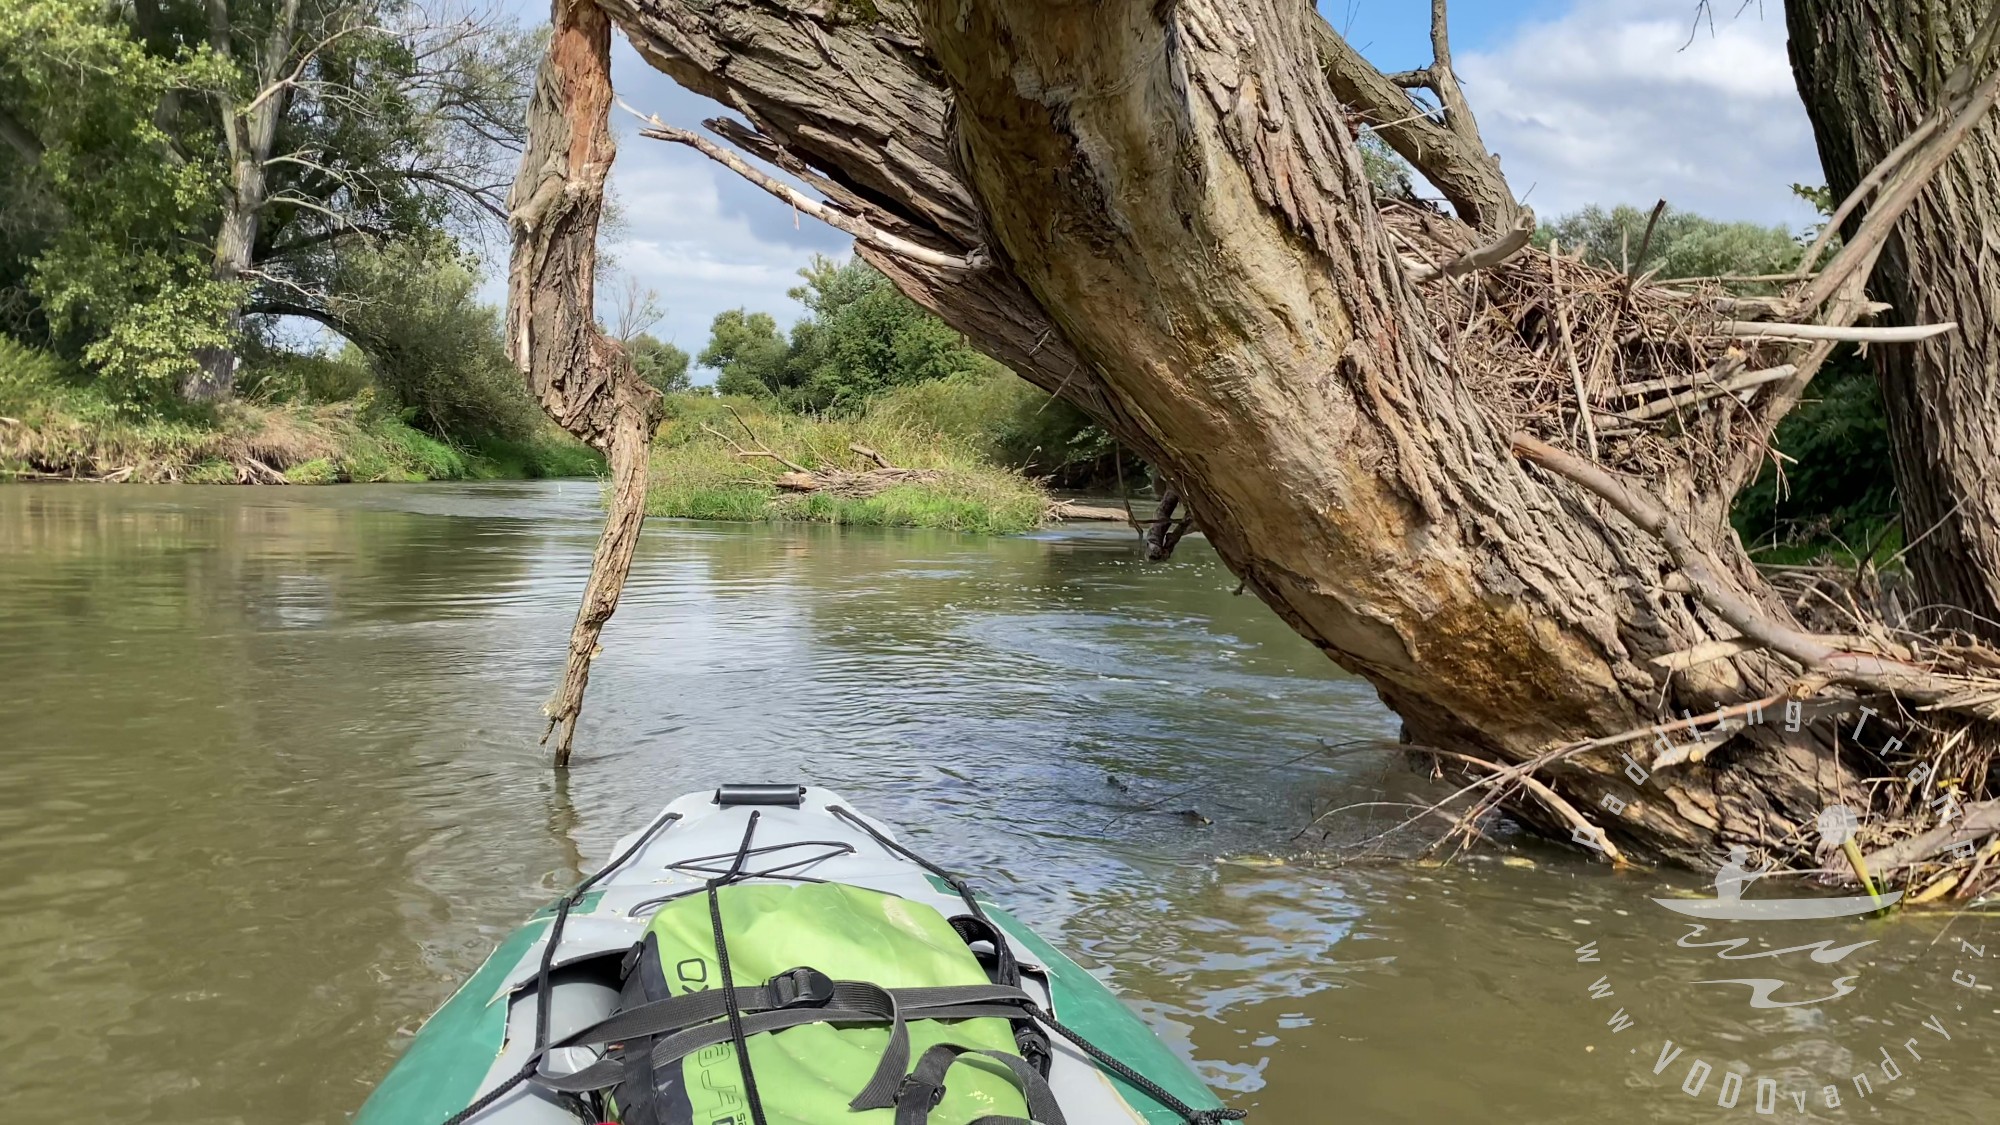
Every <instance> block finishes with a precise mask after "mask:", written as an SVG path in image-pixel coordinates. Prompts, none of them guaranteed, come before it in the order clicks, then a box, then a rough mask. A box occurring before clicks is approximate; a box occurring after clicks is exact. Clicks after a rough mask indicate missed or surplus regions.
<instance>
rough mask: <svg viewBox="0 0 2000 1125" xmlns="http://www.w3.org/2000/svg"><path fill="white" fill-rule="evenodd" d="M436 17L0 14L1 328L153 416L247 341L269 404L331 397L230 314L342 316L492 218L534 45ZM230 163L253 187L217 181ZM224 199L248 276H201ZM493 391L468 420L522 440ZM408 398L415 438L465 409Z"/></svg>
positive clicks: (66, 2) (363, 6) (352, 7)
mask: <svg viewBox="0 0 2000 1125" xmlns="http://www.w3.org/2000/svg"><path fill="white" fill-rule="evenodd" d="M211 12H212V13H213V14H214V15H218V16H220V17H222V19H223V20H224V22H223V23H221V24H220V25H215V24H212V22H211ZM433 15H434V13H431V12H427V11H424V10H422V9H420V8H418V7H416V6H413V5H411V4H409V3H407V2H406V0H324V2H322V3H313V4H307V5H303V6H300V5H288V4H282V3H280V2H278V0H233V2H232V3H230V4H228V5H226V6H212V7H211V8H205V7H204V6H203V5H201V4H199V3H196V2H194V0H159V2H157V3H145V4H138V5H122V4H112V5H108V6H107V5H104V4H101V3H98V2H97V0H13V2H12V3H8V4H4V5H0V115H4V117H5V122H4V124H5V126H6V129H5V136H6V138H7V143H6V144H4V145H0V333H5V334H7V335H9V336H11V337H13V338H15V339H18V340H23V341H27V342H31V343H34V344H36V345H39V346H45V347H48V348H50V349H52V350H54V351H55V352H56V353H57V354H58V355H59V356H61V357H62V358H63V359H64V360H65V361H68V362H70V363H72V364H74V365H75V366H76V368H77V370H78V371H79V372H80V373H82V374H84V375H86V376H87V377H88V379H89V381H91V382H93V383H94V384H95V385H96V386H97V387H98V389H99V390H100V391H101V392H102V396H101V397H103V398H104V399H106V400H108V401H110V402H112V403H114V404H117V405H120V406H123V407H127V408H132V409H137V410H139V411H141V412H149V413H152V414H154V415H157V416H160V417H165V416H167V415H168V414H170V413H172V410H173V409H174V404H175V400H176V399H177V396H178V393H179V391H180V389H181V387H182V386H183V384H184V383H185V381H186V378H187V376H188V375H190V374H191V373H193V372H194V371H195V370H196V369H197V367H198V357H199V356H200V355H201V354H202V353H204V352H211V353H225V354H226V353H228V352H230V351H232V350H234V349H237V348H239V347H245V346H246V345H249V350H250V351H252V352H258V351H261V352H262V353H263V354H262V355H261V356H252V357H251V358H252V360H253V363H261V365H262V369H261V370H259V369H258V368H257V367H256V366H253V367H252V368H251V369H249V370H247V371H246V372H245V374H246V375H247V376H249V377H250V381H251V382H252V383H253V384H258V385H256V386H254V387H253V389H254V390H255V391H256V393H258V394H259V395H260V396H261V397H263V398H265V399H266V400H267V401H325V400H328V399H329V398H331V397H335V396H336V395H338V394H340V391H339V390H338V388H335V387H331V386H322V385H315V384H316V380H317V376H316V375H315V373H314V372H312V371H308V370H306V369H305V368H304V367H302V366H300V365H294V364H287V363H286V362H285V361H284V360H283V359H282V358H280V357H278V356H276V355H275V354H274V353H275V352H276V351H278V350H281V349H273V348H271V347H270V346H268V344H267V345H266V346H264V347H262V348H261V349H260V348H258V347H256V346H255V345H256V344H257V343H258V342H257V341H254V340H245V339H243V338H242V331H243V327H244V324H243V320H242V317H241V315H240V314H241V313H243V312H245V311H250V312H257V311H264V312H277V313H293V314H298V313H303V314H304V315H308V316H313V317H315V318H317V319H320V320H322V321H323V322H324V321H326V320H327V319H328V317H329V314H331V313H333V312H334V311H335V305H337V304H343V303H344V304H346V305H348V306H351V305H352V304H353V302H354V299H355V298H356V296H357V294H356V292H355V291H354V289H353V288H352V287H351V282H352V278H353V275H354V274H355V273H356V272H357V271H360V272H363V273H365V272H366V271H367V270H368V268H369V262H368V261H366V260H365V259H369V258H372V257H375V256H378V255H379V254H381V253H384V252H393V251H394V250H396V249H397V248H407V247H411V246H416V247H421V248H422V249H421V250H420V251H419V253H420V254H421V255H422V256H424V257H427V258H437V257H440V256H441V255H440V251H439V250H438V247H440V246H448V244H449V243H450V242H451V240H452V239H453V238H455V237H457V236H459V235H462V234H464V233H466V232H468V231H469V230H470V229H471V228H472V227H473V226H474V225H475V224H478V223H482V222H487V221H490V220H489V217H488V209H489V208H491V207H492V206H495V205H496V203H495V190H496V189H494V188H493V187H492V185H493V184H495V183H496V182H504V178H505V170H506V169H507V168H510V167H511V164H512V161H513V159H514V156H513V153H512V151H511V149H512V148H513V147H514V146H515V145H516V144H517V143H518V139H519V136H520V134H521V132H522V123H521V122H522V118H523V109H524V106H525V99H526V92H527V90H528V87H529V83H530V80H531V76H532V72H533V66H534V61H535V59H536V57H537V55H538V53H539V48H538V44H539V37H538V34H536V33H529V32H526V31H523V30H521V29H519V28H517V27H514V26H512V25H511V24H508V23H505V22H499V21H485V20H484V18H483V17H480V18H459V19H453V18H446V19H444V20H442V21H440V20H436V19H434V18H433ZM281 17H282V18H281ZM287 21H289V22H287ZM273 99H276V100H275V101H274V100H273ZM256 105H261V106H264V107H272V106H276V107H279V109H280V113H279V116H278V118H277V120H276V122H275V126H274V128H273V130H272V131H271V132H270V134H269V135H268V138H266V139H268V148H263V147H254V146H261V145H263V144H264V143H265V139H256V138H255V136H254V134H255V130H254V129H253V128H251V127H250V125H249V124H246V123H247V122H250V121H252V119H253V117H254V114H253V115H251V116H239V115H243V114H250V109H249V107H251V106H256ZM232 154H234V156H237V157H242V158H244V159H247V160H248V161H249V162H250V163H249V165H248V166H249V167H254V168H256V169H259V170H260V172H259V175H260V176H261V178H262V182H261V183H257V184H250V185H249V186H246V181H242V180H239V179H238V178H237V177H236V176H235V175H233V174H232V171H231V160H232ZM239 202H240V203H241V206H240V207H239ZM232 207H239V209H238V211H237V213H239V214H251V215H253V216H254V230H253V237H254V244H253V245H252V246H251V247H250V252H249V253H250V257H249V261H248V262H247V267H248V268H247V269H245V270H244V271H243V272H242V273H241V274H240V275H239V274H237V273H235V272H234V263H233V262H232V263H231V272H230V273H229V274H228V275H227V277H226V278H224V279H221V280H218V279H217V277H216V276H215V275H216V271H217V269H218V268H219V267H218V265H217V263H218V262H219V261H221V259H220V258H218V254H217V247H218V245H219V232H221V231H222V230H223V229H224V228H225V223H224V216H225V213H226V212H227V211H228V210H229V209H230V208H232ZM385 246H386V247H388V248H389V250H387V251H385V250H384V249H383V248H384V247H385ZM357 255H358V256H359V257H361V258H362V259H364V261H362V262H360V263H358V264H357V263H356V262H354V261H352V259H353V258H355V257H356V256H357ZM442 256H446V257H448V256H450V255H448V254H446V255H442ZM375 280H376V281H377V282H378V284H377V288H381V289H386V288H389V287H387V286H383V285H381V284H379V282H380V280H381V279H375ZM344 284H345V285H349V286H350V287H349V288H347V289H345V290H342V289H341V286H342V285H344ZM444 300H445V301H446V303H448V295H447V297H446V298H444ZM350 311H351V309H350ZM405 319H409V318H405ZM461 319H462V318H461ZM252 327H253V328H254V327H256V325H254V324H253V325H252ZM472 366H474V367H477V366H478V364H476V363H475V364H473V365H472ZM336 374H339V373H338V372H334V371H331V370H321V371H320V372H318V373H317V375H336ZM348 383H349V386H348V388H347V390H346V391H345V396H346V397H351V396H352V395H353V394H354V393H356V391H357V390H358V388H356V387H354V386H352V380H351V379H350V380H348ZM397 389H398V390H403V389H406V388H404V387H403V385H401V384H399V385H398V387H397ZM492 389H493V388H491V387H485V386H482V387H481V388H480V391H479V393H477V394H475V395H474V396H473V399H474V401H473V402H472V403H471V404H469V406H470V410H469V417H470V418H471V419H472V420H473V421H475V422H476V424H477V425H479V426H483V427H485V428H486V429H489V430H494V431H495V432H512V430H519V426H518V425H516V423H518V422H519V420H520V416H521V415H520V412H519V411H514V412H513V417H511V418H508V417H502V416H501V415H502V414H504V413H505V411H503V410H498V409H496V408H492V407H491V404H490V403H488V400H489V399H490V398H491V397H492V396H491V395H490V394H488V393H487V392H489V391H491V390H492ZM409 397H411V398H412V399H421V402H420V404H419V408H420V410H421V412H422V413H423V414H424V417H425V422H426V424H427V425H438V424H440V423H439V420H440V419H444V418H446V417H447V416H448V415H450V414H451V413H452V409H451V408H453V407H458V406H466V405H468V404H465V403H455V402H441V401H439V398H438V395H437V394H435V393H426V394H423V395H411V396H409ZM515 405H518V404H515ZM460 413H461V414H462V415H463V414H466V412H465V411H461V412H460ZM510 427H511V428H512V430H510Z"/></svg>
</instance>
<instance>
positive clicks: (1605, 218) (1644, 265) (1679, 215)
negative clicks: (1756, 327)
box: [1535, 206, 1801, 278]
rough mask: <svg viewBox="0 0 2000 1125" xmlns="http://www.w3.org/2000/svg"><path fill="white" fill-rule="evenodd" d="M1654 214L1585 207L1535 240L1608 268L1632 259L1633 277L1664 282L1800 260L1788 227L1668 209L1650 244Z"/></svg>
mask: <svg viewBox="0 0 2000 1125" xmlns="http://www.w3.org/2000/svg"><path fill="white" fill-rule="evenodd" d="M1651 216H1652V212H1651V211H1650V210H1647V211H1642V210H1640V209H1638V208H1636V207H1616V208H1613V209H1612V210H1610V211H1606V210H1604V209H1603V208H1601V207H1595V206H1593V207H1586V208H1584V209H1583V210H1581V211H1578V212H1576V213H1575V214H1572V215H1565V216H1563V217H1562V218H1560V219H1558V220H1556V221H1555V222H1553V223H1548V224H1544V225H1543V226H1542V228H1541V229H1540V230H1538V231H1536V232H1535V241H1536V244H1537V245H1539V246H1542V247H1547V246H1548V244H1549V242H1550V240H1551V239H1554V240H1557V241H1559V242H1560V243H1561V244H1562V247H1563V249H1565V250H1567V251H1574V250H1576V249H1578V248H1581V249H1582V250H1583V251H1584V256H1585V258H1586V259H1588V260H1589V261H1591V262H1594V263H1596V264H1597V265H1600V266H1603V267H1604V268H1606V269H1614V270H1615V269H1622V268H1624V267H1625V264H1626V261H1627V259H1628V257H1629V258H1630V259H1631V271H1632V272H1633V273H1634V274H1640V273H1644V272H1646V271H1648V270H1652V271H1655V272H1656V273H1657V275H1658V276H1660V277H1664V278H1676V277H1710V276H1715V275H1719V274H1737V275H1755V274H1767V273H1782V272H1784V271H1786V270H1789V269H1791V268H1793V267H1794V266H1796V265H1797V264H1798V261H1799V253H1800V249H1801V248H1800V246H1799V243H1798V240H1797V239H1796V238H1794V237H1793V236H1792V235H1791V234H1790V233H1788V232H1787V231H1786V230H1785V228H1783V227H1760V226H1758V225H1757V224H1755V223H1723V222H1717V221H1716V220H1714V219H1707V218H1703V217H1702V216H1700V215H1696V214H1692V213H1690V212H1687V211H1675V210H1673V209H1672V208H1668V209H1667V211H1666V213H1665V214H1664V215H1662V216H1661V217H1660V221H1659V223H1658V224H1657V225H1656V226H1655V227H1654V230H1653V238H1652V241H1651V242H1650V243H1648V242H1647V241H1646V224H1647V221H1648V220H1649V219H1650V218H1651ZM1641 249H1644V250H1645V256H1644V257H1643V258H1641V257H1640V251H1641Z"/></svg>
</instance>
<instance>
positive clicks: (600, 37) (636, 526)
mask: <svg viewBox="0 0 2000 1125" xmlns="http://www.w3.org/2000/svg"><path fill="white" fill-rule="evenodd" d="M611 101H612V94H611V24H610V22H609V21H608V20H606V18H605V15H604V12H603V11H602V10H601V9H599V8H598V7H597V6H596V5H594V4H592V3H591V2H590V0H556V3H555V32H554V35H553V37H552V38H551V39H550V41H549V48H548V54H547V55H546V56H545V57H544V58H543V60H542V66H541V70H540V72H539V74H537V76H536V79H535V94H534V99H533V101H532V102H531V103H530V105H529V107H528V146H527V149H526V151H525V152H523V153H522V156H521V170H520V174H519V175H518V176H517V177H516V178H515V180H514V187H513V191H512V192H511V193H510V194H509V195H508V198H507V210H508V223H509V226H510V227H511V228H512V230H513V241H514V253H513V260H512V263H511V266H510V268H509V271H508V279H507V346H508V351H509V354H510V355H511V356H512V357H513V360H514V363H515V365H516V366H518V367H520V368H521V370H522V372H523V374H524V375H525V376H526V378H527V382H528V390H529V392H530V393H532V394H533V395H534V396H535V400H536V401H537V402H539V403H541V405H542V409H543V410H545V411H546V412H547V413H548V415H549V417H551V418H553V419H554V420H555V421H556V424H557V425H560V426H561V427H562V428H563V429H564V430H567V431H568V432H569V433H570V434H572V435H574V436H575V437H577V438H578V439H579V440H582V441H584V442H586V443H588V444H589V445H591V446H592V447H593V448H595V449H597V450H599V451H600V452H602V453H603V454H604V455H605V458H606V459H607V460H608V461H609V462H610V468H611V487H610V493H609V496H608V498H607V507H608V510H609V514H608V516H607V517H606V520H605V525H604V533H603V535H602V536H601V537H600V538H599V539H598V543H597V552H596V554H595V556H594V557H593V558H592V560H591V566H590V578H589V580H588V582H586V583H585V585H584V590H583V604H582V607H581V608H580V609H579V610H578V612H577V618H576V624H575V626H574V627H573V628H572V629H571V631H570V641H569V656H568V660H567V663H566V665H565V669H564V673H563V680H562V684H561V686H560V687H559V688H558V689H557V692H556V695H555V698H554V699H552V700H551V701H550V702H549V705H548V707H547V708H546V714H547V715H548V720H549V724H548V729H547V731H545V732H544V733H543V736H542V739H543V741H544V742H546V741H548V738H549V736H550V735H555V734H559V735H560V737H558V738H557V740H556V749H555V764H556V766H557V767H558V768H560V767H563V766H567V765H568V764H569V758H570V750H571V746H572V743H573V742H574V740H575V737H576V721H577V717H578V716H579V715H580V714H581V713H582V710H583V696H584V690H585V688H586V687H587V686H588V685H589V682H590V663H591V660H592V659H593V658H594V657H595V656H596V654H597V638H598V636H599V634H600V633H601V632H602V631H603V629H604V625H605V623H606V622H607V621H609V620H610V619H611V615H612V613H613V612H614V611H615V610H617V608H618V595H619V593H620V592H621V591H622V590H623V589H624V586H625V578H626V575H627V574H629V573H630V571H631V568H632V555H633V552H634V551H636V550H637V548H638V545H639V533H640V530H641V529H642V528H643V526H644V524H645V519H646V458H647V453H648V450H649V447H650V445H651V443H652V439H653V430H654V429H655V428H656V427H657V426H658V425H659V423H660V419H661V416H662V404H661V399H660V393H659V392H658V391H656V390H654V389H653V388H652V387H651V386H650V385H649V384H647V382H646V381H645V380H644V379H643V378H641V377H640V375H639V373H638V371H637V370H636V369H635V368H634V367H633V366H632V361H631V358H630V357H629V356H628V355H627V354H626V351H625V349H624V348H623V347H622V346H620V345H619V344H618V342H617V341H615V340H612V339H610V338H609V337H607V336H605V335H604V333H603V332H601V331H599V329H598V327H597V320H596V302H595V292H596V274H597V225H598V220H599V218H600V217H601V216H602V214H603V210H604V180H605V177H606V176H607V175H609V174H610V171H611V160H612V157H613V156H615V155H616V152H617V148H616V146H615V145H614V144H613V142H612V139H611V125H610V108H611Z"/></svg>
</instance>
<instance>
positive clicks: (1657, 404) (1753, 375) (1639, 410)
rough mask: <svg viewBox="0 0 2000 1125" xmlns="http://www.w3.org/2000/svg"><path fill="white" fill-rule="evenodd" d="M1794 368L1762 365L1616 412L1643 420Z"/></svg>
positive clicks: (1770, 379) (1795, 371)
mask: <svg viewBox="0 0 2000 1125" xmlns="http://www.w3.org/2000/svg"><path fill="white" fill-rule="evenodd" d="M1798 372H1799V369H1798V367H1797V366H1795V365H1793V364H1789V363H1785V364H1780V365H1779V366H1777V367H1769V368H1765V369H1764V370H1762V371H1745V372H1742V373H1741V374H1738V375H1732V376H1730V377H1729V378H1727V379H1723V380H1720V381H1718V382H1716V383H1713V384H1711V385H1709V386H1707V387H1701V388H1698V389H1695V390H1691V391H1688V392H1686V393H1685V394H1672V395H1668V396H1667V397H1665V398H1663V399H1659V400H1657V401H1654V402H1649V403H1646V404H1645V405H1643V406H1637V407H1633V408H1632V409H1631V410H1627V411H1623V412H1621V413H1620V414H1618V415H1617V416H1618V417H1620V418H1623V419H1625V420H1626V421H1628V422H1643V421H1646V420H1647V419H1649V418H1658V417H1660V416H1661V415H1663V414H1671V413H1673V412H1674V411H1676V410H1681V409H1684V408H1686V407H1690V406H1699V405H1701V404H1702V403H1704V402H1707V401H1708V400H1709V399H1714V398H1721V397H1722V396H1723V395H1726V394H1734V393H1735V392H1737V391H1745V390H1749V389H1750V388H1751V387H1760V386H1763V385H1764V384H1765V383H1776V382H1778V381H1780V380H1783V379H1789V378H1791V377H1792V376H1794V375H1796V374H1798Z"/></svg>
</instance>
